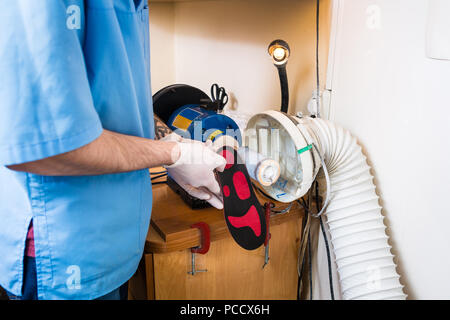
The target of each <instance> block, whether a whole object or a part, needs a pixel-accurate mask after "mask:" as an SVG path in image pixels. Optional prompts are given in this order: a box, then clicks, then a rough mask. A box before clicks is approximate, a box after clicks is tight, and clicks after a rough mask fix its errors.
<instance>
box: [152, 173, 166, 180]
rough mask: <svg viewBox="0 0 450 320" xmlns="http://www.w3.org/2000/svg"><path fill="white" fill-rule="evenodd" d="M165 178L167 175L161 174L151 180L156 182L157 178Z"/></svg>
mask: <svg viewBox="0 0 450 320" xmlns="http://www.w3.org/2000/svg"><path fill="white" fill-rule="evenodd" d="M166 176H167V173H163V174H160V175H157V176H154V177H151V180H152V181H153V180H156V179H159V178H162V177H166Z"/></svg>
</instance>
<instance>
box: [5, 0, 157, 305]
mask: <svg viewBox="0 0 450 320" xmlns="http://www.w3.org/2000/svg"><path fill="white" fill-rule="evenodd" d="M148 28H149V23H148V7H147V4H146V0H39V1H29V0H14V1H10V0H0V111H1V113H0V285H1V286H2V287H4V288H5V289H6V290H8V291H10V292H11V293H13V294H15V295H20V293H21V288H22V272H23V256H24V247H25V239H26V234H27V229H28V226H29V224H30V221H31V220H32V219H33V225H34V236H35V249H36V268H37V283H38V296H39V299H93V298H97V297H100V296H102V295H105V294H106V293H108V292H110V291H112V290H114V289H116V288H117V287H119V286H120V285H122V284H123V283H124V282H126V281H127V280H128V279H129V278H130V277H131V276H132V275H133V273H134V272H135V271H136V269H137V266H138V263H139V260H140V258H141V255H142V252H143V248H144V243H145V238H146V235H147V230H148V226H149V221H150V213H151V204H152V203H151V196H152V195H151V182H150V179H149V172H148V170H140V171H135V172H130V173H122V174H109V175H101V176H83V177H46V176H40V175H35V174H29V173H20V172H15V171H12V170H9V169H8V168H7V167H6V165H10V164H18V163H23V162H28V161H33V160H37V159H42V158H46V157H50V156H53V155H57V154H60V153H64V152H68V151H70V150H74V149H76V148H79V147H81V146H83V145H86V144H88V143H90V142H92V141H93V140H95V139H96V138H97V137H99V135H100V134H101V132H102V130H103V129H108V130H111V131H115V132H120V133H124V134H128V135H133V136H139V137H146V138H153V134H154V127H153V111H152V101H151V93H150V66H149V63H150V57H149V30H148Z"/></svg>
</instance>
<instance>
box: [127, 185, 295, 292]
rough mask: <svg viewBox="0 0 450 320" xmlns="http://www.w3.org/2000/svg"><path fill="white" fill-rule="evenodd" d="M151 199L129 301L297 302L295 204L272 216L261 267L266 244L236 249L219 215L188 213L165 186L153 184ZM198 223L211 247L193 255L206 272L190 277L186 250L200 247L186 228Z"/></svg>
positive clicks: (196, 235) (207, 211)
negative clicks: (208, 234) (266, 260)
mask: <svg viewBox="0 0 450 320" xmlns="http://www.w3.org/2000/svg"><path fill="white" fill-rule="evenodd" d="M153 196H154V202H153V203H154V204H153V213H152V222H151V227H150V230H149V233H148V236H147V241H146V246H145V253H144V256H143V259H142V261H141V264H140V267H139V270H138V271H137V272H136V274H135V276H134V277H133V278H132V279H131V281H130V296H131V298H132V299H158V300H159V299H161V300H171V299H180V300H184V299H194V300H195V299H201V300H204V299H219V300H221V299H296V297H297V279H298V276H297V254H298V247H299V241H300V230H301V224H302V217H303V211H302V210H301V209H300V208H299V207H298V206H296V205H294V206H293V208H292V209H291V210H290V211H289V212H288V213H285V214H282V215H277V216H272V217H271V227H270V233H271V236H272V238H271V241H270V244H269V248H270V250H269V252H270V260H269V263H268V265H266V267H265V268H264V269H263V268H262V266H263V264H264V246H262V247H260V248H258V249H256V250H254V251H247V250H244V249H242V248H241V247H239V246H238V245H237V244H236V243H235V242H234V240H233V239H232V238H231V236H230V235H229V233H228V229H227V227H226V223H225V220H224V218H223V213H222V211H219V210H216V209H213V208H208V209H199V210H191V209H190V208H189V207H188V206H187V205H186V204H185V203H184V202H183V201H182V200H181V198H180V197H179V196H178V195H176V194H175V192H173V191H172V190H171V189H170V188H169V187H168V186H167V185H157V186H154V190H153ZM260 200H261V202H264V201H265V199H264V198H261V199H260ZM276 205H282V204H276ZM200 221H203V222H206V223H208V225H209V226H210V229H211V246H210V249H209V252H208V253H207V254H205V255H201V254H196V255H195V260H196V261H195V264H196V269H197V270H207V271H206V272H200V273H196V274H195V275H191V274H189V273H188V272H190V271H191V269H192V256H191V251H190V248H192V247H196V246H199V245H200V242H201V235H200V231H199V230H198V229H193V228H191V227H190V226H191V225H192V224H194V223H196V222H200Z"/></svg>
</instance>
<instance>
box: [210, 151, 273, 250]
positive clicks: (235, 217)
mask: <svg viewBox="0 0 450 320" xmlns="http://www.w3.org/2000/svg"><path fill="white" fill-rule="evenodd" d="M218 153H219V154H220V155H222V156H223V157H224V158H225V159H226V160H227V166H226V168H225V170H224V171H223V172H217V177H218V180H219V183H220V185H221V189H222V194H223V201H224V215H225V221H226V223H227V226H228V229H229V231H230V233H231V236H232V237H233V238H234V240H235V241H236V242H237V243H238V244H239V245H240V246H241V247H243V248H244V249H247V250H254V249H257V248H259V247H260V246H261V245H262V244H264V241H265V238H266V232H267V230H266V220H265V213H264V209H263V208H262V206H261V204H260V203H259V201H258V199H257V198H256V195H255V192H254V190H253V188H252V183H251V180H250V176H249V174H248V171H247V167H246V166H245V164H243V162H242V161H241V159H240V158H239V156H238V154H237V151H236V150H235V149H233V148H230V147H224V148H223V149H221V150H219V152H218Z"/></svg>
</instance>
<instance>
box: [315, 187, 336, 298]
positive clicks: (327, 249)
mask: <svg viewBox="0 0 450 320" xmlns="http://www.w3.org/2000/svg"><path fill="white" fill-rule="evenodd" d="M315 193H316V194H315V198H316V205H317V210H319V206H320V204H319V203H320V202H319V183H318V182H317V181H316V185H315ZM319 222H320V229H321V230H322V236H323V240H324V242H325V248H326V252H327V262H328V280H329V282H330V295H331V300H334V288H333V273H332V269H331V255H330V246H329V244H328V239H327V234H326V232H325V228H324V224H323V220H322V216H319Z"/></svg>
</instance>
